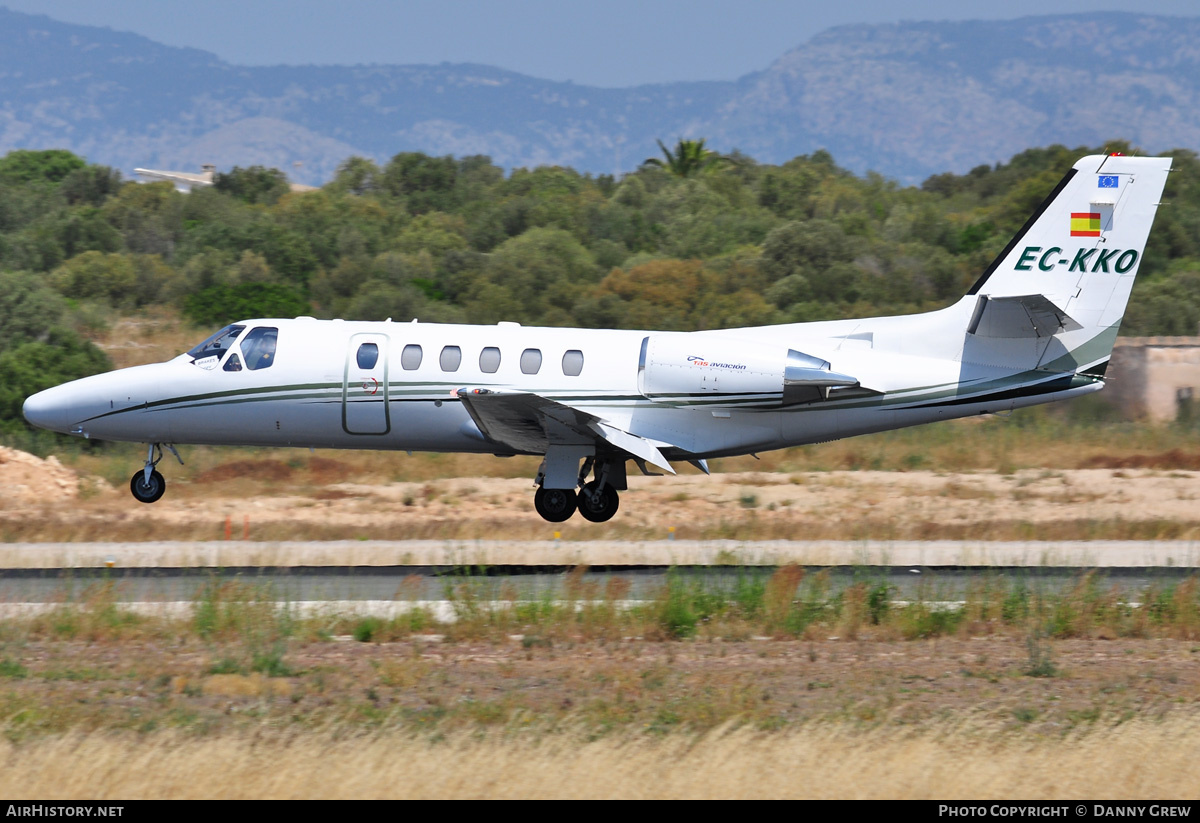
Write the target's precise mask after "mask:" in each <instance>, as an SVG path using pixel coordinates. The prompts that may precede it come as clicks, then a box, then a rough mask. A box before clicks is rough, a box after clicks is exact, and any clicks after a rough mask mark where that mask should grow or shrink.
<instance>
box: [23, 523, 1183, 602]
mask: <svg viewBox="0 0 1200 823" xmlns="http://www.w3.org/2000/svg"><path fill="white" fill-rule="evenodd" d="M785 564H796V565H800V566H803V567H805V569H806V571H807V572H808V573H809V574H813V573H817V572H821V571H824V572H825V573H826V574H827V575H828V577H829V581H830V585H831V586H832V587H833V588H834V589H835V590H838V589H841V588H844V587H845V586H848V585H850V584H852V583H855V582H860V581H865V582H866V583H868V584H869V585H872V586H875V585H880V584H886V585H887V586H888V587H889V589H890V592H891V596H892V597H894V598H897V599H914V598H920V599H923V600H930V601H938V602H953V601H955V600H959V599H961V598H962V597H963V595H964V594H965V592H966V590H967V588H968V587H970V586H973V585H978V584H979V583H980V581H981V580H985V579H987V578H989V577H990V578H993V579H996V580H997V581H998V582H1001V581H1002V582H1004V583H1005V584H1008V585H1011V584H1014V583H1019V584H1020V585H1024V586H1029V587H1036V588H1042V589H1045V590H1048V591H1053V590H1058V589H1061V588H1063V587H1068V586H1074V585H1077V584H1078V583H1079V581H1080V579H1081V576H1082V574H1083V573H1084V572H1085V571H1088V570H1092V571H1093V572H1094V573H1095V574H1096V575H1097V576H1098V578H1099V579H1100V580H1101V581H1102V582H1103V585H1105V586H1106V587H1116V588H1118V589H1119V590H1121V591H1122V592H1123V593H1127V594H1129V596H1131V597H1136V596H1137V595H1138V593H1141V592H1144V591H1145V590H1146V589H1147V588H1148V587H1151V586H1154V585H1169V584H1170V583H1171V582H1174V581H1178V580H1181V579H1183V578H1185V577H1187V576H1190V575H1193V574H1196V573H1197V572H1198V569H1197V565H1198V564H1200V543H1196V542H1188V541H1158V542H1155V541H1140V542H1118V541H1093V542H1043V543H1036V542H1028V543H1001V542H979V541H971V542H966V541H964V542H957V541H930V542H908V541H905V542H900V541H897V542H882V541H878V542H876V541H862V542H833V541H821V542H802V541H761V542H738V541H704V542H701V541H686V540H680V541H649V542H616V541H595V542H556V541H544V542H525V541H469V542H467V541H395V542H383V541H378V542H367V541H364V542H356V541H338V542H321V543H306V542H286V543H252V542H241V541H228V542H207V543H196V542H183V541H180V542H171V543H42V544H34V543H27V544H18V543H10V544H3V545H0V613H13V612H14V611H16V612H21V611H24V610H27V609H28V608H38V607H43V608H44V607H45V606H46V605H49V604H53V603H55V602H62V601H63V600H64V599H66V600H68V601H77V600H78V599H79V598H82V597H85V590H86V589H87V587H89V586H91V585H94V584H96V583H98V582H105V581H111V582H113V583H115V584H116V585H115V595H116V597H117V599H118V600H120V601H122V602H124V603H131V604H132V603H137V604H142V605H141V606H140V607H139V608H144V609H148V610H153V609H155V608H158V609H162V608H168V607H170V608H174V607H175V606H169V605H168V604H176V606H178V607H183V606H190V604H192V603H193V602H195V601H196V599H197V598H199V597H202V596H203V591H204V587H206V586H211V585H214V584H218V585H219V584H221V583H225V582H230V581H237V582H239V583H243V584H247V585H249V586H252V587H253V589H254V591H255V593H256V594H255V596H256V597H265V598H270V599H274V600H278V601H281V602H288V603H293V604H297V606H298V608H302V609H304V610H311V609H313V608H318V607H319V605H320V604H326V605H327V606H329V607H334V605H335V604H337V605H336V608H339V609H343V610H345V609H366V610H367V611H370V612H371V613H375V614H378V613H381V612H383V613H391V612H393V611H394V610H395V609H397V608H399V609H401V610H403V609H404V608H408V607H407V606H403V605H401V604H404V603H408V604H421V605H422V607H426V608H431V609H433V610H434V611H436V612H438V613H441V612H446V611H451V612H452V611H453V606H452V603H453V601H454V599H455V597H458V596H461V595H462V594H463V593H468V594H470V596H471V597H473V598H476V599H477V600H481V601H492V600H499V599H503V598H505V597H508V598H511V597H514V596H515V597H517V598H519V599H521V600H538V599H560V598H562V597H563V596H564V593H565V592H566V583H567V575H568V573H569V572H570V571H571V570H572V569H574V568H576V567H578V566H580V565H586V566H587V570H586V571H585V572H583V573H582V574H583V577H582V581H583V582H584V583H586V584H588V586H589V587H592V589H593V590H594V591H601V592H602V591H604V589H605V586H606V585H607V583H608V581H609V580H610V579H611V578H614V577H620V578H622V579H623V580H624V581H625V582H626V583H627V584H628V591H627V592H626V593H624V594H623V597H624V598H627V599H628V600H629V601H632V602H636V601H643V600H646V599H650V598H653V597H654V596H655V595H656V593H658V592H659V591H660V590H661V588H662V586H663V583H664V581H665V577H666V575H667V574H669V573H670V574H675V575H677V576H678V577H679V578H680V579H681V580H683V581H684V582H686V583H687V584H688V585H695V586H703V587H705V588H706V589H708V590H732V589H733V588H734V587H736V586H738V585H739V584H741V583H745V582H751V583H753V582H761V581H762V580H763V579H765V578H766V577H768V576H769V575H771V574H772V573H773V572H774V571H775V569H776V568H778V567H779V566H781V565H785ZM576 582H578V581H576ZM300 604H305V605H302V606H301V605H300Z"/></svg>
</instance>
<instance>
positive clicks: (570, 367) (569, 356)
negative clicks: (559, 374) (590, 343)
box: [562, 349, 583, 377]
mask: <svg viewBox="0 0 1200 823" xmlns="http://www.w3.org/2000/svg"><path fill="white" fill-rule="evenodd" d="M562 366H563V374H565V375H567V377H578V376H579V373H580V372H582V371H583V352H581V351H580V350H579V349H571V350H570V351H569V352H567V353H566V354H564V355H563V364H562Z"/></svg>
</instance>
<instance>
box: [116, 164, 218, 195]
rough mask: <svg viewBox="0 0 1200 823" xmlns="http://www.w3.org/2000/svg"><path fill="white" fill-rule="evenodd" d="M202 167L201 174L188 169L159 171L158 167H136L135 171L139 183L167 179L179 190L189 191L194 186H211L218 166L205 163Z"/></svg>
mask: <svg viewBox="0 0 1200 823" xmlns="http://www.w3.org/2000/svg"><path fill="white" fill-rule="evenodd" d="M200 168H201V172H200V173H199V174H194V173H192V172H186V171H158V170H157V169H134V170H133V173H134V174H136V175H137V176H138V177H139V178H140V179H139V180H138V182H139V183H161V182H163V181H166V182H168V183H171V184H173V185H174V186H175V189H176V190H177V191H182V192H189V191H191V190H192V187H194V186H211V185H212V184H213V173H214V172H216V170H217V167H216V166H214V165H213V164H212V163H205V164H204V165H203V166H201V167H200Z"/></svg>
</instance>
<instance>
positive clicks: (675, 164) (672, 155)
mask: <svg viewBox="0 0 1200 823" xmlns="http://www.w3.org/2000/svg"><path fill="white" fill-rule="evenodd" d="M655 142H657V143H658V147H659V148H660V149H662V153H663V157H665V158H666V160H660V159H658V158H657V157H648V158H646V160H645V161H644V162H643V163H642V165H643V166H658V167H659V168H662V169H666V170H667V171H669V172H670V173H671V174H673V175H675V176H676V177H691V176H692V175H693V174H698V173H703V172H706V171H708V170H710V169H712V168H715V167H716V166H718V165H721V164H722V163H725V162H726V161H727V159H726V158H724V157H722V156H721V155H719V154H717V153H716V152H715V151H709V150H708V149H706V148H704V138H701V139H699V140H684V139H683V138H682V137H681V138H679V142H677V143H676V144H675V151H674V152H672V151H670V150H669V149H667V147H666V146H664V145H663V141H661V140H657V141H655Z"/></svg>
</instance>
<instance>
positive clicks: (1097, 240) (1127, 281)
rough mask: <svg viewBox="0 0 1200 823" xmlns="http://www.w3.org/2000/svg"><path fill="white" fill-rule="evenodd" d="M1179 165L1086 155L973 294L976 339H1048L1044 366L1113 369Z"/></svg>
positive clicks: (1040, 365)
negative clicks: (1149, 243) (1116, 344)
mask: <svg viewBox="0 0 1200 823" xmlns="http://www.w3.org/2000/svg"><path fill="white" fill-rule="evenodd" d="M1170 170H1171V158H1169V157H1125V156H1123V155H1114V156H1104V155H1093V156H1089V157H1084V158H1083V159H1081V160H1080V161H1079V162H1077V163H1076V164H1075V166H1074V168H1072V169H1071V171H1070V172H1068V173H1067V175H1066V177H1064V178H1063V179H1062V182H1060V183H1059V184H1058V186H1057V187H1056V188H1055V189H1054V191H1053V192H1051V194H1050V196H1049V197H1047V198H1046V200H1045V202H1043V203H1042V205H1041V206H1040V207H1039V208H1038V210H1037V211H1036V212H1035V213H1034V214H1033V216H1032V217H1030V218H1029V221H1028V222H1027V223H1026V224H1025V226H1024V227H1023V228H1022V229H1021V231H1020V232H1018V234H1017V235H1016V236H1015V237H1014V238H1013V239H1012V241H1011V242H1010V243H1009V244H1008V246H1007V247H1006V248H1005V249H1004V251H1002V252H1001V253H1000V255H999V256H998V257H997V258H996V259H995V260H994V261H993V262H992V264H991V266H989V267H988V269H987V271H986V272H984V274H983V276H982V277H980V279H979V281H978V282H977V283H976V284H975V285H974V286H973V287H972V288H971V290H970V292H968V294H970V295H976V296H977V298H978V300H977V302H976V306H975V311H974V313H973V315H972V317H971V321H970V325H969V326H968V332H969V333H970V334H972V335H975V336H977V337H979V338H1012V337H1026V336H1037V337H1042V338H1048V339H1047V341H1046V343H1047V345H1046V346H1045V348H1044V350H1043V351H1042V353H1041V355H1040V357H1039V362H1038V368H1039V369H1045V370H1048V371H1078V372H1082V371H1093V372H1094V371H1095V370H1096V369H1097V368H1102V367H1103V365H1104V364H1106V363H1107V362H1108V358H1109V355H1110V354H1111V352H1112V344H1113V341H1114V340H1116V336H1117V329H1118V327H1119V326H1120V323H1121V318H1122V317H1124V315H1125V307H1126V305H1127V304H1128V303H1129V293H1130V290H1131V289H1132V288H1133V280H1134V277H1135V276H1136V275H1137V271H1138V267H1139V265H1140V264H1141V260H1142V253H1143V251H1144V250H1145V247H1146V238H1147V237H1148V236H1149V234H1150V226H1151V224H1152V223H1153V222H1154V214H1155V212H1156V211H1157V209H1158V205H1159V200H1160V198H1161V197H1162V191H1163V186H1164V185H1165V184H1166V180H1167V173H1168V172H1169V171H1170Z"/></svg>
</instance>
